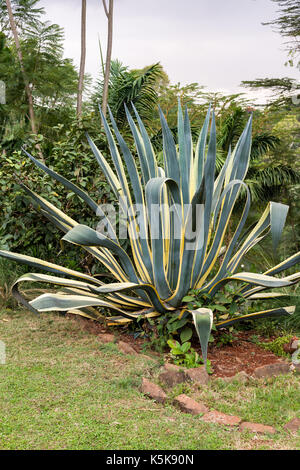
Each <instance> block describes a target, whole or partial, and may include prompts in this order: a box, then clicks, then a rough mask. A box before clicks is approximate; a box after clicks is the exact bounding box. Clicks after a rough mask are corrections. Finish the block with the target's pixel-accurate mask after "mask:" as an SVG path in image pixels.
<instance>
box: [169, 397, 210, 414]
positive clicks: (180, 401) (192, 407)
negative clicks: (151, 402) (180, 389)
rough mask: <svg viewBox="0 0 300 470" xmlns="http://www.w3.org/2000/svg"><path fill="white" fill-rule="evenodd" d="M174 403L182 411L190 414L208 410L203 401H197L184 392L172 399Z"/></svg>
mask: <svg viewBox="0 0 300 470" xmlns="http://www.w3.org/2000/svg"><path fill="white" fill-rule="evenodd" d="M174 405H177V406H178V407H179V408H180V410H181V411H183V412H184V413H190V414H192V415H199V414H201V413H207V412H208V408H207V407H206V406H205V405H204V404H203V403H199V402H197V401H195V400H193V399H192V398H190V397H188V396H187V395H184V394H182V395H178V397H176V398H175V399H174Z"/></svg>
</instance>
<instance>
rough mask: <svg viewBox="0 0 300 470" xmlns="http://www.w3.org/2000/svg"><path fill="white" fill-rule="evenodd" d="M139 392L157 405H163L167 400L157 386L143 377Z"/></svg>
mask: <svg viewBox="0 0 300 470" xmlns="http://www.w3.org/2000/svg"><path fill="white" fill-rule="evenodd" d="M141 391H142V393H143V394H144V395H147V396H148V397H149V398H152V400H155V401H157V402H158V403H165V401H166V399H167V395H166V394H165V392H164V391H163V390H162V389H161V388H160V387H159V386H158V385H156V384H154V383H153V382H150V380H148V379H145V377H143V379H142V387H141Z"/></svg>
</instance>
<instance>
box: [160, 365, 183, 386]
mask: <svg viewBox="0 0 300 470" xmlns="http://www.w3.org/2000/svg"><path fill="white" fill-rule="evenodd" d="M159 380H160V381H161V382H163V383H164V384H166V385H167V386H168V387H174V385H177V384H181V383H183V382H186V375H185V373H184V371H183V370H182V369H181V368H180V367H179V366H176V365H174V364H169V363H166V364H165V365H164V368H163V370H162V372H161V374H160V375H159Z"/></svg>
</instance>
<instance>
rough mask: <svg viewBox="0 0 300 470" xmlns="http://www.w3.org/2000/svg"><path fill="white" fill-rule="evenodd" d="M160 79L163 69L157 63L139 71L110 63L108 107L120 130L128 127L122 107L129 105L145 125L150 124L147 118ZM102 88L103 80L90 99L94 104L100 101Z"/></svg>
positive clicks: (101, 79) (155, 102)
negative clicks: (134, 109) (134, 108)
mask: <svg viewBox="0 0 300 470" xmlns="http://www.w3.org/2000/svg"><path fill="white" fill-rule="evenodd" d="M162 75H163V69H162V66H161V65H160V64H159V63H157V64H154V65H150V66H149V67H145V68H144V69H142V70H129V68H128V67H126V66H124V65H123V64H122V63H121V62H120V61H118V60H113V61H112V62H111V71H110V77H109V84H108V90H109V93H108V104H109V107H110V108H111V111H112V113H113V115H114V116H115V120H116V122H117V124H118V127H119V128H120V129H124V128H126V127H127V120H126V114H125V108H124V105H127V106H129V107H130V105H131V103H133V104H134V105H135V107H136V109H137V111H138V113H139V114H140V116H141V118H142V119H143V120H144V121H145V123H146V125H147V124H148V125H149V124H150V123H149V118H150V117H151V115H152V112H153V107H154V106H156V104H157V100H158V96H157V91H156V88H155V85H156V83H157V82H158V81H159V79H160V78H161V76H162ZM103 88H104V77H101V78H100V80H98V82H97V84H96V88H95V92H94V94H93V96H92V101H93V102H94V103H99V102H100V101H101V97H102V95H103Z"/></svg>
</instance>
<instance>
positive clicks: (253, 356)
mask: <svg viewBox="0 0 300 470" xmlns="http://www.w3.org/2000/svg"><path fill="white" fill-rule="evenodd" d="M72 318H74V315H72ZM75 318H76V320H77V321H78V322H79V324H80V325H81V327H82V328H83V329H84V330H86V331H88V332H89V333H92V334H95V335H99V334H106V333H110V334H111V333H112V329H111V328H110V329H109V328H106V327H105V326H104V325H103V324H101V323H97V322H94V321H93V320H89V319H86V318H82V317H77V316H75ZM119 331H120V330H118V332H119ZM254 334H255V331H252V330H249V331H241V332H237V333H236V334H235V340H234V341H233V343H232V344H230V345H223V346H217V345H215V344H213V345H212V344H209V347H208V359H209V360H210V361H211V365H212V368H213V375H214V376H215V377H232V376H234V375H236V374H238V373H239V372H241V371H244V372H246V373H247V374H248V375H252V373H253V371H254V370H255V369H256V368H257V367H260V366H264V365H269V364H275V363H281V362H282V360H283V359H282V358H280V357H278V356H276V355H275V354H274V353H272V352H271V351H267V350H265V349H264V348H262V347H261V346H259V345H258V344H255V343H254V342H252V341H251V337H253V335H254ZM121 336H122V337H121V339H122V341H125V342H127V343H128V344H130V345H131V346H132V347H133V348H134V349H135V351H136V352H138V353H139V352H142V347H143V345H144V344H145V339H143V338H136V339H135V338H134V337H133V335H131V334H129V333H127V332H122V335H121ZM271 339H275V337H274V338H271ZM268 340H270V338H264V337H262V336H261V337H260V341H261V342H266V341H268ZM192 346H193V348H194V349H195V350H196V351H197V352H198V353H199V354H200V355H201V350H200V345H199V344H198V343H197V342H196V341H195V342H193V345H192ZM149 353H151V354H154V355H157V354H158V353H156V352H155V351H152V350H150V351H149Z"/></svg>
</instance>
